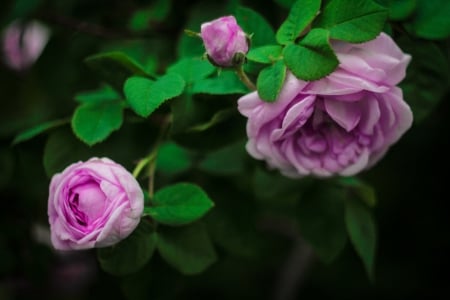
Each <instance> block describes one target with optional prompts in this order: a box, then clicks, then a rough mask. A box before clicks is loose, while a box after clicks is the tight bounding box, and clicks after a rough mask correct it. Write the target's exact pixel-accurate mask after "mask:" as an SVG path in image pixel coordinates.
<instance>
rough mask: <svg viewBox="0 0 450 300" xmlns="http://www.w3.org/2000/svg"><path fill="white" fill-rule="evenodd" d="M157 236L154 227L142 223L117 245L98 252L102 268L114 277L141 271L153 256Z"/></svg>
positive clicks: (100, 249)
mask: <svg viewBox="0 0 450 300" xmlns="http://www.w3.org/2000/svg"><path fill="white" fill-rule="evenodd" d="M156 244H157V234H156V232H155V231H154V230H153V228H152V226H151V225H150V224H148V223H147V222H145V221H141V222H140V223H139V225H138V227H137V228H136V229H135V230H134V231H133V233H131V235H130V236H128V237H127V238H126V239H124V240H122V241H121V242H119V243H118V244H116V245H113V246H111V247H106V248H99V249H98V250H97V257H98V261H99V263H100V266H101V268H102V269H103V270H104V271H106V272H108V273H110V274H113V275H117V276H123V275H128V274H131V273H134V272H136V271H138V270H139V269H141V268H142V267H143V266H144V265H145V264H146V263H147V262H148V261H149V260H150V258H151V257H152V256H153V253H154V251H155V249H156Z"/></svg>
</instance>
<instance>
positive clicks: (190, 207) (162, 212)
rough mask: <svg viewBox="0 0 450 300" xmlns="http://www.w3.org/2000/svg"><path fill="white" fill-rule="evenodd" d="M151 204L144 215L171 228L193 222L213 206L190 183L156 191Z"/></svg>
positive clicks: (207, 198) (205, 196)
mask: <svg viewBox="0 0 450 300" xmlns="http://www.w3.org/2000/svg"><path fill="white" fill-rule="evenodd" d="M152 204H153V206H150V207H146V208H145V209H144V213H146V214H149V215H150V216H151V217H152V218H153V219H155V220H156V221H158V222H160V223H163V224H167V225H173V226H178V225H184V224H188V223H191V222H194V221H196V220H198V219H200V218H201V217H203V216H204V215H205V214H206V213H207V212H208V211H209V210H210V209H211V208H212V207H213V206H214V203H213V202H212V201H211V199H209V197H208V195H207V194H206V193H205V192H204V191H203V190H202V189H201V188H200V187H199V186H197V185H194V184H190V183H178V184H175V185H171V186H167V187H165V188H163V189H161V190H159V191H157V192H156V193H155V196H154V198H153V200H152Z"/></svg>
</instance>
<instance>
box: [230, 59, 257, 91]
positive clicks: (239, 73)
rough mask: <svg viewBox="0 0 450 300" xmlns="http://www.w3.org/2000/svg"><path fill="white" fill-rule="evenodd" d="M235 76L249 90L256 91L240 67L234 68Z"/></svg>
mask: <svg viewBox="0 0 450 300" xmlns="http://www.w3.org/2000/svg"><path fill="white" fill-rule="evenodd" d="M235 70H236V74H237V76H238V77H239V79H240V80H241V81H242V83H244V84H245V85H246V86H247V87H248V88H249V89H250V90H252V91H256V86H255V84H254V83H253V82H252V81H251V80H250V78H248V76H247V74H245V72H244V68H243V67H242V65H241V66H238V67H236V69H235Z"/></svg>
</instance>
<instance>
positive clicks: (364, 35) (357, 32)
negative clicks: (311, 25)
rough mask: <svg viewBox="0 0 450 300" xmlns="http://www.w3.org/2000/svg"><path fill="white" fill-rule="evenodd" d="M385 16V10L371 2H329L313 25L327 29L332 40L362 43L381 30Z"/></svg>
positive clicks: (366, 0) (386, 13)
mask: <svg viewBox="0 0 450 300" xmlns="http://www.w3.org/2000/svg"><path fill="white" fill-rule="evenodd" d="M387 16H388V11H387V9H385V8H384V7H383V6H381V5H379V4H377V3H375V2H373V1H371V0H353V1H348V0H331V1H329V2H328V3H327V4H326V5H325V7H324V9H323V11H322V13H321V14H320V15H319V17H318V18H317V22H316V24H315V25H316V26H318V27H322V28H326V29H329V30H330V38H332V39H337V40H343V41H347V42H351V43H362V42H367V41H369V40H371V39H374V38H375V37H376V36H377V35H378V34H379V33H380V32H381V30H383V27H384V24H385V22H386V18H387Z"/></svg>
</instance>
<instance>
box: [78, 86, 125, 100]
mask: <svg viewBox="0 0 450 300" xmlns="http://www.w3.org/2000/svg"><path fill="white" fill-rule="evenodd" d="M120 98H121V97H120V95H119V94H118V93H117V92H116V91H115V90H114V89H112V88H111V87H109V86H107V85H105V86H103V87H101V88H99V89H96V90H93V91H87V92H81V93H78V94H76V95H75V100H76V101H77V102H80V103H99V102H107V101H113V100H119V99H120Z"/></svg>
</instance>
